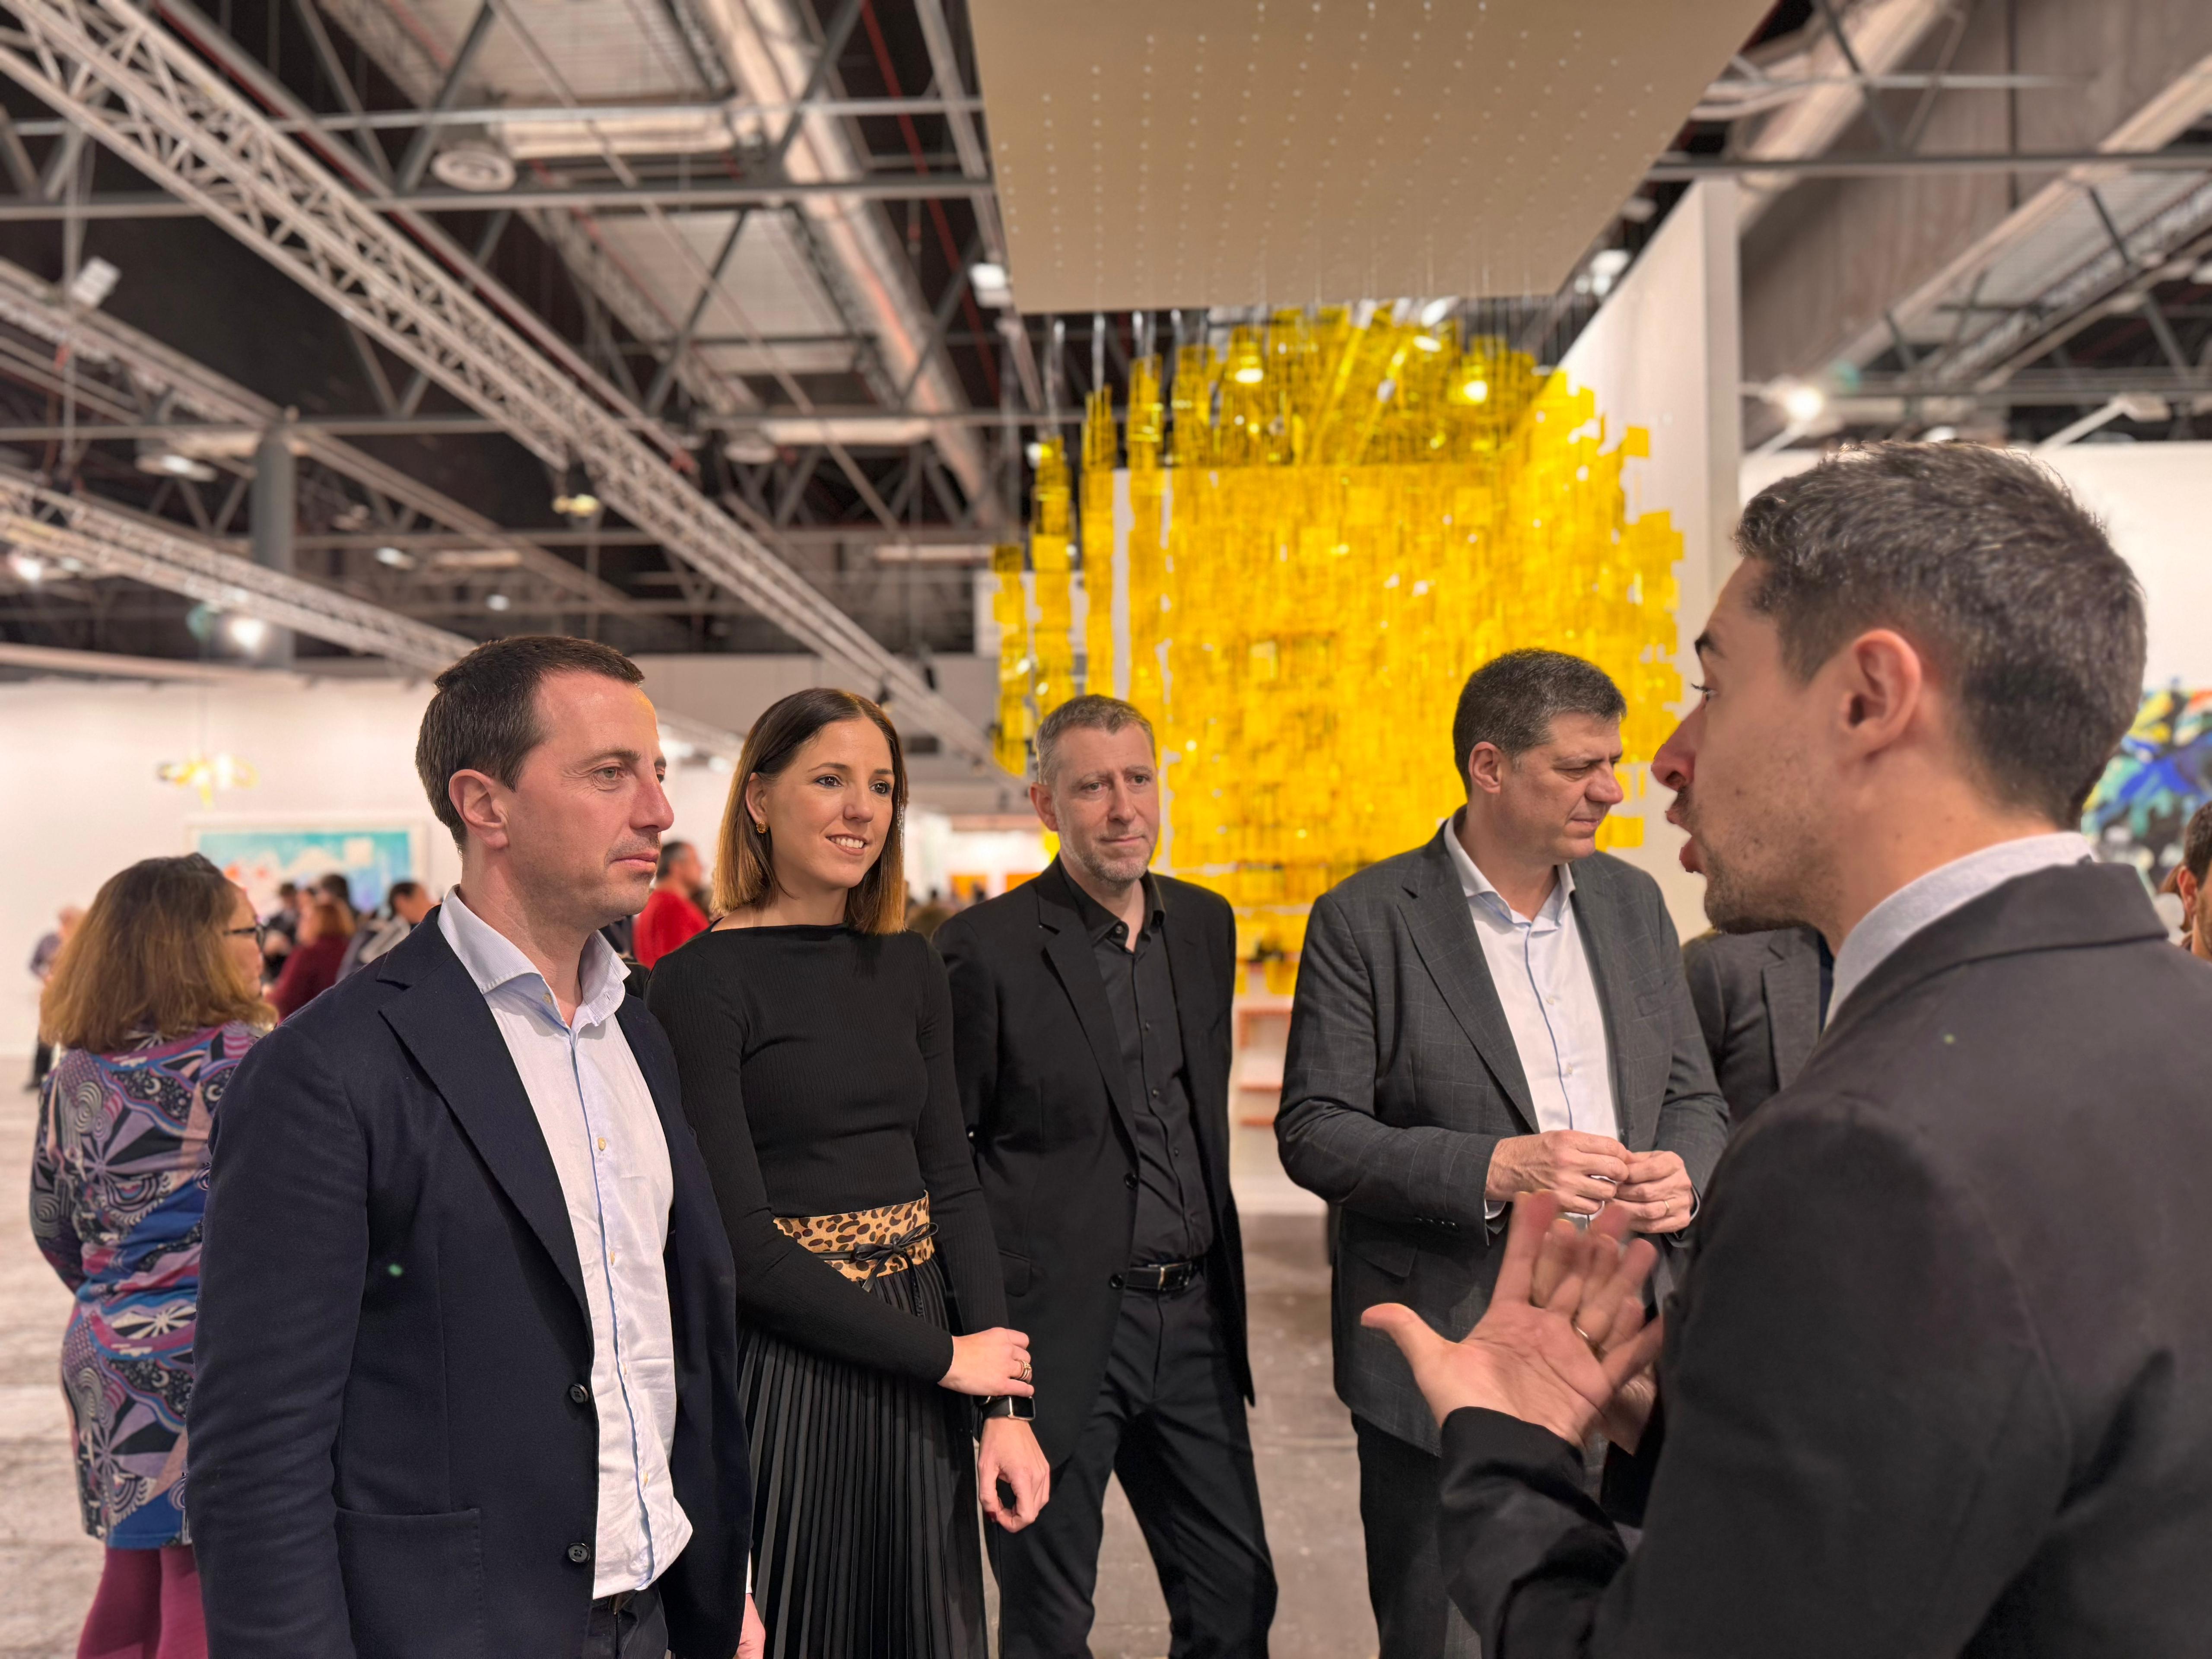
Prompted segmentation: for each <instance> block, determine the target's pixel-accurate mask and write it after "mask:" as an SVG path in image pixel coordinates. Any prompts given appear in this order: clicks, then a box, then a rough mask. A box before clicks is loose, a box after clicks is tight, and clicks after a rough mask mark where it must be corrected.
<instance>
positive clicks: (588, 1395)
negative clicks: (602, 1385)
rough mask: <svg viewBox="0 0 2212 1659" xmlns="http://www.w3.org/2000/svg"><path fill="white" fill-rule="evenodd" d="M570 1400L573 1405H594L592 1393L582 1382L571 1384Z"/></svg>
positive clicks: (569, 1386)
mask: <svg viewBox="0 0 2212 1659" xmlns="http://www.w3.org/2000/svg"><path fill="white" fill-rule="evenodd" d="M568 1400H569V1403H570V1404H572V1405H577V1406H588V1405H590V1404H591V1403H592V1391H591V1390H590V1389H587V1388H586V1387H585V1386H584V1385H583V1384H582V1383H570V1384H569V1385H568Z"/></svg>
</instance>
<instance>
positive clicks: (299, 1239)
mask: <svg viewBox="0 0 2212 1659" xmlns="http://www.w3.org/2000/svg"><path fill="white" fill-rule="evenodd" d="M617 1018H619V1019H620V1020H621V1022H622V1029H623V1036H625V1037H626V1038H627V1039H628V1040H629V1047H630V1051H631V1052H632V1053H633V1054H635V1056H636V1057H637V1063H638V1068H639V1070H640V1071H641V1073H643V1074H644V1077H645V1081H646V1084H647V1087H648V1088H649V1089H650V1090H651V1091H652V1093H653V1104H654V1105H655V1106H656V1107H657V1108H658V1109H659V1114H660V1122H661V1127H662V1130H663V1131H664V1133H665V1134H666V1136H667V1138H668V1152H669V1162H670V1164H671V1167H672V1169H673V1170H674V1173H675V1199H674V1202H673V1204H672V1206H671V1210H670V1215H669V1228H668V1248H667V1254H666V1265H667V1273H668V1299H669V1312H670V1316H671V1322H672V1325H673V1331H674V1336H675V1347H676V1378H677V1423H676V1437H675V1446H674V1449H673V1452H672V1455H671V1458H670V1466H671V1468H670V1473H671V1477H672V1479H673V1480H674V1482H675V1487H676V1496H677V1500H678V1502H679V1503H680V1504H682V1505H683V1506H684V1514H685V1515H686V1516H689V1517H690V1522H691V1525H692V1527H693V1528H694V1532H693V1534H692V1538H691V1541H690V1544H689V1546H688V1547H686V1548H685V1549H684V1553H682V1554H681V1555H680V1556H678V1558H677V1559H676V1561H675V1563H674V1564H673V1565H671V1567H670V1568H669V1569H668V1570H667V1571H666V1572H665V1574H663V1576H662V1577H661V1578H660V1580H659V1585H660V1588H661V1591H662V1594H663V1596H664V1598H665V1606H666V1607H667V1613H668V1626H669V1635H670V1640H671V1644H672V1646H673V1648H674V1650H675V1653H676V1654H677V1656H678V1659H729V1656H730V1655H731V1654H732V1653H733V1652H734V1651H735V1650H736V1649H737V1645H738V1636H739V1634H740V1632H741V1629H742V1625H743V1618H744V1595H745V1559H746V1553H747V1549H748V1541H749V1536H750V1509H751V1486H750V1480H749V1479H748V1476H747V1474H746V1446H745V1432H744V1418H743V1414H742V1412H741V1410H740V1407H739V1401H738V1383H737V1301H736V1274H735V1273H734V1271H733V1269H732V1267H731V1262H730V1249H729V1243H728V1240H727V1239H726V1237H725V1236H724V1234H723V1231H722V1223H721V1217H720V1212H719V1211H717V1209H716V1208H715V1206H714V1191H713V1188H711V1187H710V1186H709V1185H708V1179H707V1172H706V1170H705V1168H704V1166H703V1165H702V1164H701V1162H700V1159H699V1149H698V1145H697V1143H696V1141H695V1140H694V1139H693V1138H692V1134H691V1129H690V1125H689V1124H688V1123H687V1122H686V1121H684V1113H683V1110H682V1109H681V1105H680V1103H679V1101H678V1092H677V1078H676V1061H675V1056H674V1055H673V1054H671V1052H670V1050H669V1047H668V1040H667V1038H666V1037H665V1036H663V1035H662V1032H661V1030H660V1027H659V1024H656V1023H655V1022H654V1020H653V1017H652V1016H651V1015H650V1014H648V1013H647V1012H646V1008H645V1004H644V1003H643V1001H641V1000H640V999H638V998H636V997H635V996H632V997H629V998H628V999H626V1000H624V1002H623V1006H622V1008H621V1011H620V1012H619V1013H618V1015H617ZM214 1133H215V1140H214V1153H213V1177H212V1183H213V1184H212V1187H211V1190H210V1195H209V1200H208V1209H207V1221H206V1247H205V1250H204V1256H203V1260H202V1267H201V1284H200V1309H199V1328H198V1332H197V1338H196V1340H195V1352H194V1361H195V1364H196V1368H197V1382H196V1383H195V1386H194V1389H193V1393H192V1399H191V1419H190V1437H189V1444H190V1449H189V1452H188V1459H189V1462H188V1478H187V1480H186V1483H185V1504H186V1510H187V1512H188V1514H189V1516H190V1517H191V1530H192V1541H193V1543H194V1545H195V1546H196V1547H197V1551H198V1556H199V1569H200V1578H201V1589H202V1593H203V1595H204V1600H205V1603H206V1608H207V1623H208V1638H209V1644H210V1650H211V1651H212V1652H214V1653H217V1654H221V1655H222V1656H223V1659H301V1656H305V1655H310V1654H312V1655H313V1656H316V1659H344V1656H357V1659H449V1656H450V1659H464V1656H465V1659H552V1656H556V1655H561V1654H573V1653H574V1652H575V1651H576V1650H577V1648H578V1646H579V1645H580V1643H581V1641H582V1639H583V1634H584V1626H585V1622H586V1617H587V1613H588V1609H589V1607H590V1603H591V1600H592V1571H593V1569H592V1559H591V1554H592V1545H593V1542H594V1536H595V1531H596V1525H597V1518H598V1512H599V1507H598V1493H599V1427H598V1419H597V1414H596V1410H595V1407H594V1406H593V1403H592V1397H591V1390H590V1383H591V1377H592V1329H591V1319H590V1315H589V1313H588V1311H587V1309H586V1303H585V1300H584V1282H583V1275H582V1273H581V1270H580V1267H579V1265H578V1261H577V1256H576V1245H575V1237H574V1232H573V1231H571V1229H570V1225H569V1221H568V1206H567V1205H566V1203H565V1201H564V1200H563V1199H562V1193H561V1186H560V1181H559V1178H558V1177H557V1176H556V1174H555V1173H554V1168H553V1159H552V1155H551V1154H550V1152H548V1151H547V1150H546V1146H545V1141H544V1136H543V1135H542V1134H541V1133H540V1132H539V1130H538V1120H537V1117H536V1115H535V1114H534V1113H533V1112H532V1109H531V1105H530V1101H529V1097H527V1096H526V1094H525V1093H524V1091H523V1087H522V1082H521V1079H520V1075H519V1074H518V1073H516V1071H515V1068H514V1063H513V1060H512V1059H510V1058H509V1056H508V1054H507V1045H506V1042H504V1040H503V1039H502V1038H501V1036H500V1033H499V1029H498V1026H497V1025H496V1024H495V1023H494V1021H493V1019H492V1016H491V1012H490V1010H489V1008H488V1007H486V1006H485V1004H484V1000H483V996H482V995H481V994H479V993H478V991H477V987H476V985H475V983H474V981H471V979H470V977H469V975H468V972H467V970H466V969H464V968H463V967H462V965H461V963H460V961H459V958H458V957H455V956H454V954H453V950H452V947H451V946H449V945H447V942H446V938H445V935H444V934H443V933H441V931H440V930H439V928H438V927H437V925H436V923H435V921H426V922H424V923H423V924H422V926H421V927H417V928H416V929H415V931H414V933H412V934H410V936H409V938H408V939H407V940H406V942H405V943H404V944H403V945H400V946H399V947H398V949H397V950H395V951H392V953H391V954H390V955H389V956H387V957H384V958H383V959H382V960H381V961H380V962H379V963H375V964H374V969H373V970H372V971H369V972H365V973H361V974H356V975H353V976H351V977H350V978H349V979H347V980H345V981H343V982H342V983H340V984H339V985H337V987H334V988H333V989H331V990H329V991H326V992H325V993H324V994H322V995H321V996H319V997H318V998H316V999H315V1000H314V1001H313V1003H311V1004H310V1005H309V1006H307V1007H306V1008H305V1009H303V1010H301V1012H300V1013H299V1014H298V1015H297V1016H295V1018H292V1019H289V1020H287V1021H286V1022H285V1023H284V1024H283V1025H281V1026H279V1027H278V1028H277V1030H276V1031H275V1032H273V1033H272V1034H271V1035H270V1036H268V1037H267V1038H266V1039H264V1041H263V1042H258V1043H257V1044H256V1045H254V1048H253V1050H252V1054H251V1055H250V1056H249V1059H248V1061H247V1063H246V1064H244V1065H241V1066H240V1067H239V1070H238V1073H237V1074H236V1076H235V1078H234V1080H233V1081H232V1083H231V1085H230V1089H229V1091H228V1093H227V1094H226V1096H225V1097H224V1098H223V1100H222V1105H221V1107H220V1109H218V1110H217V1112H216V1122H215V1130H214Z"/></svg>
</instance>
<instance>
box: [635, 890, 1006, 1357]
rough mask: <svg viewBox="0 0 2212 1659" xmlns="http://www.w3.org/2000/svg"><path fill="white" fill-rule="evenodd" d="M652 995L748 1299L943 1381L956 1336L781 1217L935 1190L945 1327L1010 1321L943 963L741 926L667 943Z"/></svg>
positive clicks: (776, 1324)
mask: <svg viewBox="0 0 2212 1659" xmlns="http://www.w3.org/2000/svg"><path fill="white" fill-rule="evenodd" d="M647 1004H648V1006H651V1008H652V1010H653V1013H654V1015H655V1016H656V1017H657V1018H659V1021H660V1023H661V1024H662V1025H663V1026H664V1027H665V1028H666V1030H667V1032H668V1036H669V1040H670V1042H671V1043H672V1044H673V1045H674V1046H675V1049H676V1063H677V1067H678V1072H679V1073H681V1076H682V1079H683V1085H684V1115H685V1116H687V1117H688V1118H690V1121H691V1127H692V1128H693V1130H694V1131H695V1132H696V1133H697V1135H698V1137H699V1150H700V1152H701V1153H702V1155H703V1157H704V1158H705V1160H706V1164H707V1170H708V1175H709V1176H712V1177H713V1180H714V1196H715V1198H716V1199H717V1200H719V1201H720V1205H721V1209H722V1221H723V1225H725V1226H726V1227H727V1228H728V1229H729V1234H730V1249H731V1252H732V1255H734V1256H735V1257H736V1259H737V1269H738V1311H739V1312H740V1314H742V1315H744V1316H749V1317H750V1318H752V1319H754V1320H756V1321H757V1322H759V1323H760V1324H762V1325H763V1326H764V1327H766V1328H769V1329H771V1330H774V1331H775V1332H776V1333H777V1334H780V1335H781V1336H783V1337H785V1338H787V1339H788V1340H792V1341H794V1342H797V1343H799V1344H800V1345H802V1346H805V1347H809V1348H812V1349H815V1350H817V1351H818V1352H823V1353H825V1354H829V1355H831V1356H834V1357H835V1358H840V1359H846V1360H852V1361H854V1362H857V1363H859V1364H866V1365H874V1366H878V1367H880V1368H882V1369H884V1370H894V1371H897V1372H899V1373H901V1374H902V1375H905V1376H912V1377H915V1378H916V1379H918V1380H921V1381H926V1382H931V1383H934V1382H935V1381H937V1380H938V1379H939V1377H941V1376H944V1375H945V1370H946V1368H947V1367H948V1366H950V1365H951V1363H952V1339H951V1337H950V1336H948V1335H946V1334H945V1333H944V1332H943V1331H939V1330H933V1329H932V1328H930V1327H929V1326H927V1325H926V1324H924V1323H923V1322H921V1321H920V1320H918V1319H916V1318H915V1317H914V1316H912V1315H911V1314H908V1313H905V1312H902V1310H899V1309H897V1308H895V1307H891V1306H890V1305H888V1304H886V1303H885V1302H884V1301H883V1300H882V1299H880V1298H878V1297H872V1296H871V1295H869V1294H868V1293H867V1292H866V1291H865V1290H863V1289H862V1288H861V1287H860V1285H857V1284H854V1282H853V1281H851V1280H850V1279H846V1278H845V1277H843V1275H842V1274H840V1273H837V1272H836V1270H835V1269H834V1268H832V1267H830V1266H829V1264H827V1263H826V1262H823V1261H820V1260H819V1259H817V1257H815V1256H813V1255H811V1254H810V1253H809V1252H808V1251H806V1250H805V1249H803V1248H802V1247H801V1246H800V1245H799V1244H798V1243H795V1242H793V1240H791V1239H789V1238H787V1237H784V1235H783V1234H782V1233H781V1232H779V1231H776V1228H775V1217H777V1216H799V1215H832V1214H839V1213H842V1212H846V1211H850V1210H872V1209H876V1208H878V1207H879V1206H883V1205H886V1204H901V1203H906V1202H908V1201H910V1200H914V1199H916V1198H920V1197H921V1196H922V1194H924V1193H927V1194H928V1196H929V1209H930V1216H931V1218H932V1219H933V1221H934V1222H935V1223H936V1224H937V1249H938V1251H939V1256H940V1258H941V1260H942V1261H943V1263H944V1267H945V1276H946V1278H947V1279H950V1280H951V1285H952V1293H953V1296H954V1297H955V1300H956V1302H957V1310H956V1314H955V1325H954V1328H955V1329H956V1330H958V1331H962V1332H969V1331H980V1330H987V1329H988V1328H991V1327H993V1326H994V1325H1003V1324H1005V1323H1006V1291H1005V1285H1004V1283H1003V1281H1002V1280H1001V1279H1000V1268H999V1254H998V1245H997V1243H995V1242H994V1239H993V1237H992V1234H991V1220H990V1216H989V1214H988V1213H987V1212H986V1211H985V1209H984V1207H983V1194H982V1193H981V1189H980V1188H978V1187H977V1186H976V1184H975V1166H974V1165H973V1164H971V1163H970V1162H969V1148H968V1135H967V1130H966V1127H965V1126H964V1125H963V1122H962V1121H961V1117H960V1095H959V1087H958V1085H957V1081H956V1079H955V1078H954V1075H953V1070H952V999H951V991H950V989H949V988H948V987H947V985H946V983H945V968H944V964H943V963H940V962H939V961H938V959H937V953H936V952H935V951H933V950H931V949H930V947H929V942H928V941H927V939H923V938H921V936H920V935H919V934H915V933H857V932H855V931H854V930H853V929H852V928H849V927H744V928H730V929H726V930H722V931H718V932H714V933H702V934H700V935H699V936H698V937H697V938H696V939H693V940H691V941H690V943H689V944H687V945H684V946H683V947H682V948H681V949H680V950H678V951H671V953H670V954H669V955H667V956H665V957H662V958H661V959H660V962H659V965H658V966H656V967H655V968H654V969H653V983H652V987H651V988H650V990H649V991H648V992H647Z"/></svg>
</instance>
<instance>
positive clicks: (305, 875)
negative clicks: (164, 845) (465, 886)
mask: <svg viewBox="0 0 2212 1659" xmlns="http://www.w3.org/2000/svg"><path fill="white" fill-rule="evenodd" d="M192 841H193V845H194V848H195V850H197V851H198V852H200V853H204V854H206V855H207V856H208V857H209V858H210V859H212V860H214V861H215V862H216V864H218V865H220V866H222V871H223V873H224V874H225V875H227V876H228V877H229V878H231V879H232V880H233V881H234V882H236V883H237V884H239V885H240V887H243V888H244V889H245V890H246V893H247V895H248V896H250V897H251V898H252V900H253V908H254V909H255V910H256V911H258V912H259V913H260V914H262V915H267V914H268V913H269V912H270V911H271V910H273V909H275V908H276V888H277V885H278V884H280V883H282V882H287V881H292V882H297V883H298V884H300V885H301V886H302V887H305V886H307V884H310V883H311V882H314V881H317V880H319V879H320V878H323V877H324V876H325V875H328V874H329V873H330V872H331V871H333V870H339V871H343V872H344V873H345V878H346V884H347V885H348V886H349V887H350V888H351V889H352V890H353V902H354V904H355V906H356V908H359V909H362V910H364V911H366V910H374V908H376V907H377V906H378V905H380V904H381V903H383V902H384V896H385V894H386V891H388V890H390V888H391V886H392V883H393V882H395V881H401V880H404V879H405V878H408V877H410V876H413V875H415V874H416V860H415V831H413V830H411V829H230V828H223V829H196V830H194V831H193V834H192Z"/></svg>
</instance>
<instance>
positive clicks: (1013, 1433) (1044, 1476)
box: [975, 1417, 1052, 1532]
mask: <svg viewBox="0 0 2212 1659" xmlns="http://www.w3.org/2000/svg"><path fill="white" fill-rule="evenodd" d="M1001 1480H1003V1481H1005V1482H1006V1489H1007V1490H1008V1491H1009V1492H1012V1493H1013V1495H1014V1501H1013V1504H1012V1507H1011V1508H1009V1507H1008V1506H1007V1504H1006V1502H1005V1500H1003V1499H1002V1498H1000V1496H999V1483H1000V1481H1001ZM975 1489H976V1492H977V1493H978V1494H979V1495H980V1496H981V1498H982V1500H983V1513H984V1514H986V1515H987V1516H990V1517H991V1519H993V1520H994V1521H995V1522H998V1523H999V1524H1000V1526H1001V1527H1003V1528H1006V1530H1007V1531H1008V1532H1019V1531H1020V1530H1021V1529H1022V1528H1024V1527H1026V1526H1027V1525H1029V1523H1030V1522H1032V1521H1034V1520H1036V1518H1037V1511H1038V1510H1042V1509H1043V1508H1044V1505H1045V1500H1046V1499H1047V1498H1049V1497H1051V1496H1052V1465H1051V1464H1049V1463H1048V1462H1045V1456H1044V1448H1043V1447H1042V1446H1040V1445H1038V1444H1037V1437H1036V1431H1035V1430H1033V1429H1031V1428H1030V1425H1028V1424H1026V1423H1024V1422H1023V1421H1022V1420H1021V1419H1019V1418H1015V1417H994V1418H992V1419H989V1420H988V1421H987V1422H986V1423H985V1424H984V1425H983V1445H982V1449H981V1451H979V1452H978V1453H977V1454H976V1458H975Z"/></svg>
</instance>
